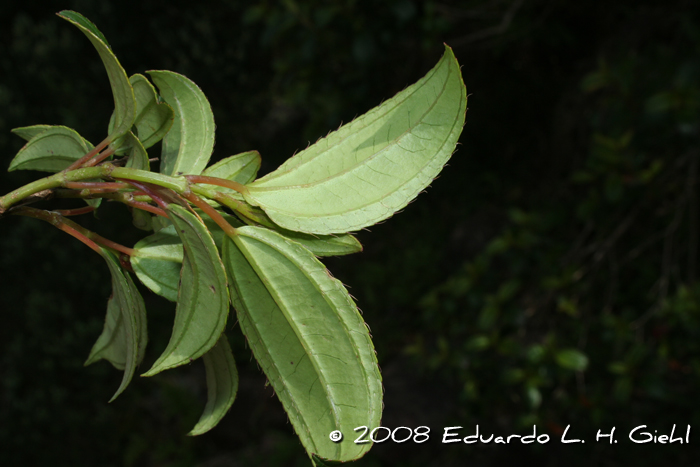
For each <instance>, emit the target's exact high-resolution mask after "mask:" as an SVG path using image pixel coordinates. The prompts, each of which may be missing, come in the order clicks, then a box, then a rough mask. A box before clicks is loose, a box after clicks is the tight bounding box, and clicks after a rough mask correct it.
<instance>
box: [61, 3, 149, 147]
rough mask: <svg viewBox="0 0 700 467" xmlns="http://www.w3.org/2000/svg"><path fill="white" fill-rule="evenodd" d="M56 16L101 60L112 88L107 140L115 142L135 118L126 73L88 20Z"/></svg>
mask: <svg viewBox="0 0 700 467" xmlns="http://www.w3.org/2000/svg"><path fill="white" fill-rule="evenodd" d="M58 16H60V17H61V18H63V19H65V20H66V21H69V22H70V23H72V24H73V25H74V26H76V27H77V28H78V29H80V30H81V31H82V32H83V34H85V36H86V37H87V38H88V39H89V40H90V42H92V45H93V46H94V47H95V49H96V50H97V53H98V54H99V55H100V58H101V59H102V63H103V64H104V66H105V69H106V70H107V76H108V77H109V84H110V85H111V87H112V95H113V96H114V121H115V124H114V129H113V130H112V131H111V132H110V133H109V136H108V138H109V140H110V141H115V140H116V139H118V138H120V137H121V136H123V135H125V134H126V133H127V132H128V131H129V130H130V129H131V125H133V123H134V118H135V117H136V98H135V97H134V91H133V89H132V88H131V84H130V83H129V79H128V78H127V76H126V72H125V71H124V69H123V68H122V66H121V65H120V64H119V60H117V57H116V56H115V55H114V53H112V49H111V48H110V47H109V44H108V43H107V40H106V39H105V37H104V35H103V34H102V33H101V32H100V31H99V30H98V29H97V27H96V26H95V25H94V24H93V23H92V22H90V20H88V19H87V18H85V17H84V16H83V15H81V14H80V13H77V12H75V11H69V10H64V11H61V12H59V13H58Z"/></svg>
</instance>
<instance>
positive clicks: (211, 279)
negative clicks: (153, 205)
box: [143, 204, 229, 376]
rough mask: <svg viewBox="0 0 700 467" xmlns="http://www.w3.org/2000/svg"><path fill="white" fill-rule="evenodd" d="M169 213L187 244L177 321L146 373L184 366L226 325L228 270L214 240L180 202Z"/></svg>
mask: <svg viewBox="0 0 700 467" xmlns="http://www.w3.org/2000/svg"><path fill="white" fill-rule="evenodd" d="M168 216H169V217H170V221H171V222H172V223H173V226H174V227H175V231H176V232H177V234H178V235H179V236H180V240H181V241H182V244H183V247H184V250H185V252H184V259H183V263H182V272H181V273H180V287H179V293H178V297H177V308H176V309H175V324H174V326H173V333H172V336H171V337H170V342H168V346H167V347H166V349H165V351H164V352H163V354H162V355H161V356H160V357H159V358H158V360H156V362H155V363H154V364H153V367H152V368H151V369H150V370H148V372H146V373H145V374H143V376H153V375H155V374H157V373H160V372H161V371H163V370H167V369H169V368H174V367H176V366H180V365H184V364H186V363H189V362H190V361H192V360H194V359H197V358H199V357H201V356H202V355H203V354H205V353H206V352H207V351H208V350H209V349H211V348H212V347H213V346H214V345H215V344H216V341H217V340H219V336H220V335H221V333H222V332H223V330H224V327H225V326H226V319H227V317H228V303H229V297H228V290H227V283H226V271H225V269H224V265H223V264H222V262H221V259H220V258H219V252H218V251H217V249H216V245H215V244H214V240H212V238H211V235H210V234H209V231H208V230H207V228H206V227H205V226H204V224H202V222H201V221H200V220H199V218H198V217H197V216H196V215H195V214H192V213H191V212H190V211H188V210H187V209H186V208H184V207H182V206H179V205H177V204H171V205H169V206H168Z"/></svg>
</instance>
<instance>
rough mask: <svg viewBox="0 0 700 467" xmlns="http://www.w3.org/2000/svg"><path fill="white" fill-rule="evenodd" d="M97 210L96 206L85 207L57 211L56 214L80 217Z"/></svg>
mask: <svg viewBox="0 0 700 467" xmlns="http://www.w3.org/2000/svg"><path fill="white" fill-rule="evenodd" d="M94 210H95V207H94V206H85V207H82V208H75V209H56V210H54V212H57V213H59V214H60V215H62V216H80V215H82V214H87V213H89V212H92V211H94Z"/></svg>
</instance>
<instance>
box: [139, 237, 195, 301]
mask: <svg viewBox="0 0 700 467" xmlns="http://www.w3.org/2000/svg"><path fill="white" fill-rule="evenodd" d="M134 250H136V252H135V255H134V256H132V257H131V267H132V268H133V269H134V272H135V273H136V277H138V278H139V280H140V281H141V282H142V283H143V284H144V285H145V286H146V287H148V288H149V289H151V290H152V291H153V292H155V293H157V294H158V295H160V296H162V297H165V298H167V299H168V300H170V301H172V302H176V301H177V291H178V283H179V282H180V270H181V269H182V258H183V256H184V251H183V248H182V241H181V240H180V237H179V236H178V235H177V233H175V227H174V226H172V225H170V226H169V227H164V228H162V229H160V230H159V231H158V232H156V233H155V234H153V235H149V236H148V237H146V238H144V239H142V240H140V241H139V242H138V243H136V245H134Z"/></svg>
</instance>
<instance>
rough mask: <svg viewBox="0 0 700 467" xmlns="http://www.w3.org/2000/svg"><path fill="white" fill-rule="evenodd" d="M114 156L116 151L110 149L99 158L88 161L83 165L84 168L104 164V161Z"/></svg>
mask: <svg viewBox="0 0 700 467" xmlns="http://www.w3.org/2000/svg"><path fill="white" fill-rule="evenodd" d="M112 154H114V149H112V148H109V149H107V150H106V151H104V152H102V153H101V154H100V155H99V156H97V157H95V158H94V159H90V160H89V161H87V162H86V163H85V164H84V165H83V167H93V166H95V165H97V164H99V163H100V162H102V161H103V160H105V159H107V158H108V157H109V156H111V155H112Z"/></svg>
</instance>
